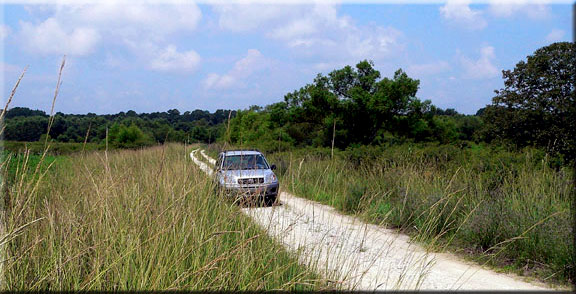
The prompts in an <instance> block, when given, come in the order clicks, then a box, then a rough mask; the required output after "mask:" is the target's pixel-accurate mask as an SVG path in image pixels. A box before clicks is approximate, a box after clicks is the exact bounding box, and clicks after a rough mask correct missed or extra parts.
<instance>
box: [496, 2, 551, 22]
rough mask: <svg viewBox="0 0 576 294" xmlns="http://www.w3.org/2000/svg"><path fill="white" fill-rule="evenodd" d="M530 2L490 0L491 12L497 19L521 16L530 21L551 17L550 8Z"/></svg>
mask: <svg viewBox="0 0 576 294" xmlns="http://www.w3.org/2000/svg"><path fill="white" fill-rule="evenodd" d="M542 2H543V1H540V3H539V2H535V1H530V0H508V1H501V0H490V1H489V3H490V8H489V11H490V13H491V14H492V15H494V16H496V17H512V16H515V15H521V16H522V17H528V18H530V19H544V18H547V17H549V16H550V15H551V12H550V7H548V6H547V5H546V4H544V3H542Z"/></svg>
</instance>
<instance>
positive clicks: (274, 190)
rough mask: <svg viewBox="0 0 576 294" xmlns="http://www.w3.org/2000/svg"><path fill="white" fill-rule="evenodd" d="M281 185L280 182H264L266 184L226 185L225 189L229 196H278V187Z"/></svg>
mask: <svg viewBox="0 0 576 294" xmlns="http://www.w3.org/2000/svg"><path fill="white" fill-rule="evenodd" d="M279 187H280V185H279V184H278V183H271V184H264V185H250V186H242V185H234V186H226V187H224V191H225V192H226V195H228V196H244V197H253V196H266V197H270V196H276V195H278V188H279Z"/></svg>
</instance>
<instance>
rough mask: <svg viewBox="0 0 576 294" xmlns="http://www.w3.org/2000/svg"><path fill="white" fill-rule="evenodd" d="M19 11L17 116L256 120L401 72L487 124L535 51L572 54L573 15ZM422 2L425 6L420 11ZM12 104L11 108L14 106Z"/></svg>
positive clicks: (388, 7) (139, 8)
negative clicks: (21, 110) (497, 97)
mask: <svg viewBox="0 0 576 294" xmlns="http://www.w3.org/2000/svg"><path fill="white" fill-rule="evenodd" d="M275 3H278V2H270V1H265V0H260V1H252V2H250V3H248V2H242V1H229V2H225V1H209V0H206V1H201V2H192V1H171V2H168V1H155V2H146V3H145V2H136V1H132V2H130V1H124V2H117V1H106V0H103V1H63V2H54V1H10V0H5V1H4V2H3V4H0V5H1V6H0V9H1V10H2V11H1V12H2V13H1V14H2V22H1V23H0V40H1V41H2V48H1V49H2V50H0V51H1V57H2V71H1V73H0V74H1V75H2V80H3V84H2V94H3V98H2V99H3V100H4V101H5V100H6V99H7V98H8V97H9V96H10V92H11V91H12V89H13V87H14V85H15V83H16V81H17V80H18V77H19V76H20V74H21V73H22V71H23V70H24V69H25V68H26V67H27V71H26V73H25V76H24V78H23V79H22V82H21V83H20V86H19V87H18V89H17V92H16V95H15V96H14V100H13V102H12V104H11V107H15V106H21V107H29V108H32V109H40V110H44V111H46V112H48V113H49V112H50V109H51V104H52V98H53V97H54V90H55V88H56V83H57V79H58V71H59V68H60V64H61V62H62V59H63V57H64V55H65V56H66V57H65V58H66V65H65V68H64V70H63V73H62V84H61V87H60V90H59V95H58V99H57V101H56V106H55V111H59V112H63V113H74V114H85V113H90V112H91V113H97V114H110V113H118V112H120V111H128V110H134V111H136V112H138V113H142V112H156V111H167V110H169V109H174V108H176V109H178V110H180V112H184V111H192V110H195V109H202V110H208V111H211V112H213V111H215V110H217V109H246V108H248V107H249V106H251V105H260V106H265V105H268V104H272V103H276V102H280V101H284V95H285V94H286V93H289V92H293V91H295V90H297V89H299V88H300V87H303V86H305V85H306V84H308V83H312V82H313V79H314V77H316V75H317V74H319V73H321V74H324V75H326V74H328V73H329V72H330V71H332V70H335V69H340V68H342V67H344V66H346V65H350V66H354V65H356V64H357V63H358V62H360V61H362V60H371V61H372V62H373V63H374V67H375V68H376V69H377V70H379V71H380V73H381V76H382V77H389V78H391V77H393V74H394V72H395V71H396V70H398V69H402V70H404V71H405V72H407V74H408V75H409V76H410V77H411V78H414V79H418V80H420V88H419V90H418V93H417V95H416V96H417V97H418V98H419V99H421V100H426V99H429V100H431V101H432V104H434V105H436V106H438V107H441V108H443V109H446V108H454V109H456V110H457V111H458V112H460V113H464V114H474V113H476V111H477V110H478V109H480V108H482V107H485V106H486V105H487V104H490V103H491V101H492V98H493V96H494V91H495V90H498V89H501V88H502V87H503V86H504V82H503V79H502V70H512V69H513V68H514V66H515V65H516V64H517V63H518V62H519V61H521V60H526V57H527V56H528V55H531V54H533V53H534V51H535V50H537V49H539V48H541V47H544V46H547V45H550V44H552V43H554V42H564V41H572V2H569V1H564V2H561V1H560V2H559V1H556V2H550V1H538V2H535V1H526V0H514V1H507V2H503V1H493V2H490V1H484V2H470V1H466V0H458V1H446V2H426V1H420V2H412V3H409V2H406V1H400V0H397V1H392V2H386V1H364V2H361V1H338V2H334V1H316V2H313V1H300V2H299V1H292V2H283V3H282V4H275ZM415 3H416V4H415ZM4 103H5V102H4Z"/></svg>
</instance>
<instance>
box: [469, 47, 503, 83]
mask: <svg viewBox="0 0 576 294" xmlns="http://www.w3.org/2000/svg"><path fill="white" fill-rule="evenodd" d="M495 58H496V54H495V53H494V47H492V46H486V47H482V49H481V50H480V58H478V59H477V60H472V59H470V58H468V57H461V58H460V62H461V64H462V66H463V67H464V77H466V78H471V79H489V78H494V77H497V76H498V72H499V71H498V68H497V67H496V66H495V65H494V59H495Z"/></svg>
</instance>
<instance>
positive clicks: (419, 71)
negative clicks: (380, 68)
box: [406, 61, 452, 76]
mask: <svg viewBox="0 0 576 294" xmlns="http://www.w3.org/2000/svg"><path fill="white" fill-rule="evenodd" d="M450 69H452V67H451V66H450V64H449V63H448V62H446V61H436V62H431V63H425V64H414V65H411V66H409V67H408V69H407V70H406V71H407V72H408V74H409V75H415V76H430V75H436V74H439V73H443V72H446V71H449V70H450Z"/></svg>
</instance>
